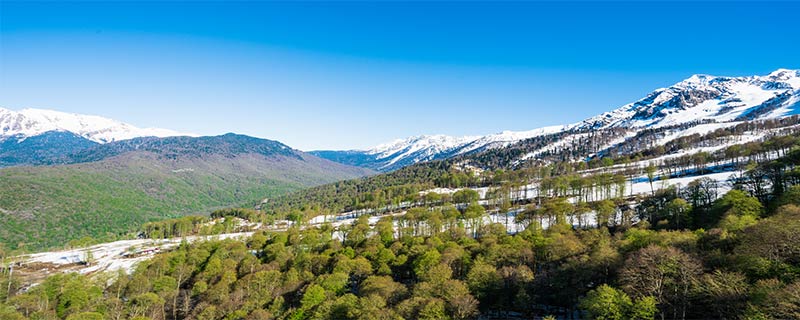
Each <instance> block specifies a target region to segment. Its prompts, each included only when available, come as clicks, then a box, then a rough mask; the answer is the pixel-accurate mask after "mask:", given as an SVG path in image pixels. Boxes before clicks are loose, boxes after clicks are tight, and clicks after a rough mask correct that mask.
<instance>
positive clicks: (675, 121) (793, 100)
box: [313, 69, 800, 171]
mask: <svg viewBox="0 0 800 320" xmlns="http://www.w3.org/2000/svg"><path fill="white" fill-rule="evenodd" d="M798 103H800V71H798V70H788V69H779V70H776V71H774V72H772V73H770V74H769V75H766V76H749V77H715V76H709V75H694V76H691V77H690V78H688V79H686V80H684V81H681V82H679V83H677V84H675V85H673V86H670V87H669V88H662V89H657V90H655V91H653V92H652V93H650V94H648V95H647V96H645V97H644V98H642V99H641V100H638V101H636V102H633V103H630V104H627V105H624V106H622V107H620V108H618V109H616V110H613V111H610V112H606V113H603V114H600V115H598V116H595V117H592V118H589V119H586V120H583V121H581V122H578V123H574V124H570V125H565V126H553V127H545V128H540V129H536V130H531V131H523V132H511V131H506V132H502V133H498V134H491V135H487V136H482V137H481V136H477V137H450V136H445V135H435V136H419V137H411V138H408V139H399V140H395V141H393V142H390V143H387V144H383V145H379V146H377V147H375V148H372V149H369V150H363V151H359V150H350V151H320V152H313V153H314V154H316V155H318V156H320V157H324V158H326V159H329V160H333V161H340V162H342V163H348V164H351V165H358V166H363V167H367V168H372V169H376V170H381V171H391V170H396V169H397V168H400V167H403V166H406V165H409V164H414V163H418V162H422V161H430V160H437V159H447V158H452V157H454V156H459V155H464V154H475V153H479V152H481V151H486V150H491V149H497V148H503V147H508V146H511V145H514V144H519V143H523V142H524V141H526V140H530V139H538V140H537V141H536V142H537V143H539V142H541V140H542V139H539V138H543V137H545V138H546V137H547V136H549V135H558V136H559V139H557V141H556V140H553V141H551V143H553V145H552V146H548V145H541V146H539V149H537V150H540V152H538V153H537V152H536V150H533V151H532V152H528V153H527V154H525V155H524V157H525V159H520V160H526V159H530V158H535V157H537V156H538V155H539V154H541V153H542V152H545V151H547V150H553V149H557V148H559V147H560V145H559V144H561V145H564V144H566V145H568V144H573V143H576V142H577V141H581V139H584V138H586V137H587V136H589V135H591V133H590V131H592V130H600V129H613V128H617V129H621V130H622V131H615V133H617V134H619V136H617V137H615V138H618V139H622V140H620V141H616V143H620V142H622V141H624V140H625V139H627V138H631V137H633V136H635V135H636V133H637V132H639V131H641V130H645V129H654V128H666V127H686V128H688V127H690V126H689V124H693V123H694V124H696V123H702V122H705V123H708V122H716V123H729V124H730V125H735V124H736V122H739V121H746V120H756V119H771V118H777V117H781V116H785V115H790V114H794V113H795V112H796V110H797V107H798ZM561 133H565V135H563V136H562V135H561ZM611 144H613V143H611ZM609 147H610V145H609ZM527 149H531V148H527ZM599 151H602V150H595V151H593V152H592V153H596V152H599ZM588 155H589V154H587V156H588ZM520 156H523V155H520Z"/></svg>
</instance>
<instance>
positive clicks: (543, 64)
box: [0, 0, 800, 150]
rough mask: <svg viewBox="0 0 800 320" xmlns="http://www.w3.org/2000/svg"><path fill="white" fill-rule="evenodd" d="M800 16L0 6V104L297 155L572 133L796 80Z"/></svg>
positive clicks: (753, 7)
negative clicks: (648, 107) (235, 138)
mask: <svg viewBox="0 0 800 320" xmlns="http://www.w3.org/2000/svg"><path fill="white" fill-rule="evenodd" d="M798 12H800V4H798V3H792V2H778V3H764V2H759V3H745V2H735V3H722V2H708V3H699V4H698V3H688V2H681V3H654V2H644V3H642V2H639V3H631V2H629V3H622V2H617V3H600V2H578V3H554V2H549V3H474V2H473V3H452V2H448V3H417V2H411V3H363V2H351V3H327V2H326V3H319V2H318V3H269V2H248V1H239V2H234V3H223V2H207V1H204V2H167V3H158V2H146V3H126V2H112V3H101V2H93V1H91V2H81V3H62V2H40V3H32V2H10V1H7V0H2V1H0V106H2V107H6V108H10V109H22V108H26V107H35V108H48V109H56V110H61V111H68V112H76V113H87V114H98V115H102V116H106V117H110V118H114V119H118V120H122V121H125V122H129V123H132V124H135V125H138V126H153V127H164V128H170V129H174V130H179V131H185V132H193V133H199V134H221V133H225V132H231V131H232V132H238V133H244V134H249V135H253V136H258V137H264V138H269V139H275V140H279V141H282V142H284V143H287V144H289V145H290V146H293V147H295V148H299V149H303V150H313V149H351V148H365V147H368V146H372V145H375V144H377V143H381V142H385V141H387V140H391V139H394V138H398V137H406V136H410V135H419V134H437V133H443V134H450V135H467V134H470V135H471V134H488V133H493V132H498V131H502V130H529V129H534V128H537V127H541V126H546V125H554V124H563V123H571V122H575V121H579V120H581V119H583V118H586V117H589V116H592V115H595V114H598V113H601V112H603V111H608V110H611V109H613V108H616V107H619V106H620V105H623V104H625V103H628V102H631V101H634V100H636V99H638V98H641V97H642V96H644V95H645V94H647V93H648V92H650V91H651V90H652V89H655V88H659V87H664V86H668V85H670V84H672V83H675V82H677V81H680V80H681V79H684V78H686V77H688V76H690V75H691V74H694V73H708V74H717V75H751V74H766V73H769V72H770V71H772V70H774V69H777V68H781V67H783V68H800V58H799V57H800V50H798V49H800V24H798Z"/></svg>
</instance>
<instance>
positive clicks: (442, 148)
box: [364, 126, 566, 168]
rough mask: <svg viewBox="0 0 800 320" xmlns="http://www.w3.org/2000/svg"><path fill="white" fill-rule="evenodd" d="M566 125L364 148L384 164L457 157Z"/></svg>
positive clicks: (426, 138)
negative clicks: (444, 156) (441, 156)
mask: <svg viewBox="0 0 800 320" xmlns="http://www.w3.org/2000/svg"><path fill="white" fill-rule="evenodd" d="M565 128H566V126H550V127H543V128H538V129H534V130H528V131H503V132H499V133H495V134H490V135H485V136H462V137H453V136H447V135H423V136H415V137H410V138H406V139H397V140H394V141H391V142H389V143H385V144H381V145H378V146H376V147H374V148H372V149H369V150H366V151H364V153H366V154H369V155H376V158H377V159H378V160H385V163H384V165H383V167H384V168H385V167H389V166H391V165H394V164H395V163H397V162H400V161H409V160H410V161H411V162H412V163H416V162H420V161H428V160H433V159H435V158H436V157H437V156H439V155H449V156H455V155H460V154H464V153H468V152H472V151H475V150H485V149H492V148H502V147H507V146H509V145H511V144H513V143H516V142H519V141H522V140H525V139H530V138H533V137H538V136H542V135H546V134H551V133H557V132H561V131H563V130H564V129H565Z"/></svg>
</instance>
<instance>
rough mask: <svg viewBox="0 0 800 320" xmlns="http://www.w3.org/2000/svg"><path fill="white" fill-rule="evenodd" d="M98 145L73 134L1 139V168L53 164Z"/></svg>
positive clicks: (60, 132) (54, 132)
mask: <svg viewBox="0 0 800 320" xmlns="http://www.w3.org/2000/svg"><path fill="white" fill-rule="evenodd" d="M96 145H98V143H97V142H94V141H92V140H89V139H86V138H84V137H81V136H79V135H76V134H74V133H72V132H67V131H48V132H45V133H42V134H39V135H36V136H32V137H25V136H23V135H20V134H18V135H14V136H9V137H6V138H5V139H0V167H8V166H14V165H22V164H30V165H42V164H53V163H58V162H61V161H63V159H64V156H65V155H67V154H71V153H75V152H80V151H82V150H85V149H89V148H91V147H94V146H96Z"/></svg>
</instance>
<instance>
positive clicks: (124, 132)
mask: <svg viewBox="0 0 800 320" xmlns="http://www.w3.org/2000/svg"><path fill="white" fill-rule="evenodd" d="M51 131H61V132H71V133H73V134H75V135H78V136H81V137H83V138H85V139H88V140H91V141H94V142H97V143H108V142H112V141H119V140H127V139H131V138H137V137H148V136H154V137H170V136H183V135H187V134H182V133H179V132H175V131H172V130H167V129H158V128H138V127H135V126H133V125H130V124H127V123H123V122H120V121H116V120H112V119H108V118H104V117H100V116H92V115H81V114H74V113H66V112H59V111H53V110H42V109H23V110H20V111H12V110H8V109H3V108H0V140H4V138H7V137H16V138H17V139H19V140H22V139H25V138H28V137H34V136H38V135H41V134H44V133H46V132H51Z"/></svg>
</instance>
